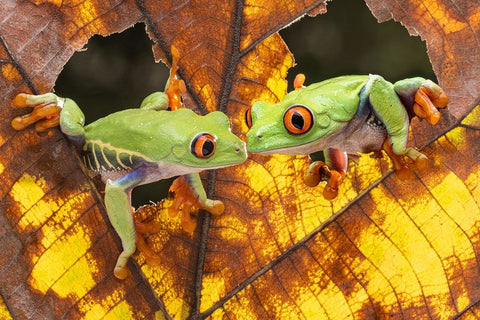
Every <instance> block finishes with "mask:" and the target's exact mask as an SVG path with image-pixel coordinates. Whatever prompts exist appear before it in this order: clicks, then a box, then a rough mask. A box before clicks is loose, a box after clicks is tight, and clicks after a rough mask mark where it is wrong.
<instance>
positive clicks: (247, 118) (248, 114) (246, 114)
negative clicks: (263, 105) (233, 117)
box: [245, 106, 253, 129]
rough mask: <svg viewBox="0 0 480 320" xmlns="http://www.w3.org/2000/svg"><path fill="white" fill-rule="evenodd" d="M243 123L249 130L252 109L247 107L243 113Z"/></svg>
mask: <svg viewBox="0 0 480 320" xmlns="http://www.w3.org/2000/svg"><path fill="white" fill-rule="evenodd" d="M245 123H246V124H247V127H248V128H249V129H250V128H251V127H252V125H253V123H252V107H251V106H250V107H248V108H247V110H246V111H245Z"/></svg>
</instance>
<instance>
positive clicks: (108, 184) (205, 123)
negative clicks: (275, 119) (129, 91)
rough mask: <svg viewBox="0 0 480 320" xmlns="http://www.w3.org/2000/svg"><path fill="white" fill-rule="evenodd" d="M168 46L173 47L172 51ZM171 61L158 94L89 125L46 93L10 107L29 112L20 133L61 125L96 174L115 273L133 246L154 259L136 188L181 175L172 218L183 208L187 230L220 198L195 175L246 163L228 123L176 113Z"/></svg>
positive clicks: (216, 116) (122, 272)
mask: <svg viewBox="0 0 480 320" xmlns="http://www.w3.org/2000/svg"><path fill="white" fill-rule="evenodd" d="M172 49H174V48H172ZM172 55H173V57H174V63H173V65H172V69H171V71H170V79H169V81H168V82H167V88H166V90H165V92H155V93H152V94H151V95H149V96H147V97H146V98H145V99H144V100H143V102H142V104H141V106H140V108H138V109H127V110H123V111H119V112H116V113H112V114H110V115H108V116H106V117H104V118H101V119H99V120H97V121H95V122H93V123H91V124H89V125H86V126H85V125H84V123H85V117H84V115H83V113H82V111H81V110H80V108H79V107H78V106H77V104H76V103H75V102H74V101H73V100H71V99H68V98H67V99H65V98H61V97H58V96H56V95H55V94H53V93H46V94H42V95H30V94H24V93H21V94H19V95H17V96H16V97H15V99H14V101H13V104H14V105H15V106H17V107H34V110H33V111H32V112H31V113H30V114H27V115H23V116H18V117H16V118H14V119H13V121H12V126H13V128H14V129H16V130H23V129H25V128H26V127H27V126H29V125H30V124H33V123H35V129H36V130H37V131H38V132H43V131H45V130H47V129H48V128H50V127H54V126H57V125H60V129H61V131H62V132H63V133H64V134H65V135H66V136H67V138H68V139H69V140H70V141H72V143H74V144H75V145H76V146H78V148H79V149H80V150H81V151H80V154H81V155H82V156H83V160H84V164H85V166H86V167H87V168H88V169H90V170H92V171H94V172H96V173H99V174H100V175H101V177H102V180H103V181H104V183H105V207H106V211H107V213H108V217H109V219H110V222H111V223H112V226H113V227H114V229H115V231H116V232H117V234H118V236H119V237H120V239H121V242H122V246H123V251H122V252H121V254H120V255H119V257H118V259H117V263H116V266H115V269H114V274H115V276H116V277H117V278H119V279H124V278H125V277H127V274H128V272H127V268H126V265H127V262H128V259H129V257H130V256H131V255H132V254H133V253H134V252H135V249H136V248H138V249H140V250H141V251H142V252H143V254H144V256H145V258H146V259H147V262H151V263H153V264H155V263H158V260H159V257H158V256H157V255H156V254H155V253H154V252H153V251H152V250H151V249H150V248H148V246H147V245H146V243H145V240H144V239H143V238H142V237H140V236H137V231H138V232H140V233H144V232H152V231H155V230H158V226H157V225H155V224H153V225H147V224H144V223H139V222H135V221H134V219H133V215H132V214H133V212H132V207H131V192H132V189H133V188H135V187H136V186H139V185H142V184H147V183H151V182H154V181H158V180H163V179H167V178H171V177H174V176H182V177H181V178H179V179H177V180H175V181H174V183H173V185H172V188H171V190H173V191H174V192H175V199H174V204H173V205H172V207H171V208H170V211H171V212H170V213H171V215H176V214H177V213H178V211H180V210H181V211H182V213H183V215H182V226H183V228H184V230H186V231H187V232H189V233H192V232H193V231H194V229H195V226H196V223H195V221H194V220H193V219H192V218H191V216H190V214H191V213H192V212H195V211H198V210H199V209H204V210H207V211H209V212H210V213H212V214H214V215H219V214H221V213H222V212H223V211H224V208H225V206H224V204H223V203H222V202H221V201H219V200H211V199H208V198H207V195H206V192H205V190H204V188H203V185H202V181H201V180H200V176H199V172H200V171H203V170H209V169H217V168H223V167H227V166H232V165H236V164H240V163H242V162H243V161H245V160H246V157H247V152H246V147H245V143H244V142H243V141H241V140H240V139H239V138H238V137H237V136H235V135H234V134H233V133H232V132H231V131H230V124H229V119H228V118H227V116H226V115H225V114H223V113H222V112H219V111H215V112H211V113H209V114H207V115H204V116H200V115H197V114H195V112H193V111H192V110H190V109H187V108H182V107H183V106H182V103H181V92H182V91H183V90H184V84H183V82H182V80H180V79H177V78H176V75H175V73H176V70H177V66H176V64H175V61H176V59H178V53H176V52H175V51H174V50H172Z"/></svg>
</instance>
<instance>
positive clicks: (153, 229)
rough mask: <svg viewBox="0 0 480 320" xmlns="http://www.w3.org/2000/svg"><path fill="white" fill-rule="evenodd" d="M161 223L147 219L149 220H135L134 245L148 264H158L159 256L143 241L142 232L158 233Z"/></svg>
mask: <svg viewBox="0 0 480 320" xmlns="http://www.w3.org/2000/svg"><path fill="white" fill-rule="evenodd" d="M160 228H161V225H160V222H158V221H149V222H139V221H135V229H136V231H137V239H136V246H137V249H138V251H140V252H141V253H142V254H143V256H144V257H145V260H146V261H147V264H148V265H151V266H158V265H159V264H160V262H161V260H160V257H159V256H158V255H157V254H156V253H155V252H154V251H153V250H152V248H150V246H149V245H148V244H147V242H146V241H145V238H144V237H143V234H145V233H158V232H159V231H160Z"/></svg>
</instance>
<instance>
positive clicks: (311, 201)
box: [0, 0, 480, 319]
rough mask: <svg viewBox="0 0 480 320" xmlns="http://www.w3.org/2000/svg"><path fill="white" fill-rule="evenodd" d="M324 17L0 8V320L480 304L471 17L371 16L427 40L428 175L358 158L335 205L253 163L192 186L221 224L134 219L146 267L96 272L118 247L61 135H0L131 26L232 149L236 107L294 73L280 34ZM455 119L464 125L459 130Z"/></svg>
mask: <svg viewBox="0 0 480 320" xmlns="http://www.w3.org/2000/svg"><path fill="white" fill-rule="evenodd" d="M323 2H324V1H312V2H311V3H310V2H302V3H299V2H272V1H260V0H251V1H244V2H241V1H237V2H229V3H225V2H213V1H204V2H201V1H198V2H185V3H181V4H179V3H177V2H174V1H172V2H169V3H166V2H161V1H146V0H145V1H141V0H137V1H116V2H105V1H95V0H90V1H88V0H87V1H35V2H29V1H25V2H21V3H18V2H16V1H13V0H7V1H3V2H2V3H1V4H0V12H2V13H3V14H2V17H3V19H2V22H0V66H1V71H2V77H1V78H0V79H1V80H0V92H1V93H2V95H1V98H0V99H1V101H2V104H1V105H2V112H1V118H2V120H3V121H2V122H1V125H0V148H1V152H0V175H1V177H2V182H3V183H2V185H1V189H0V190H1V193H0V197H1V202H0V210H1V214H0V226H1V227H0V243H1V246H2V249H3V250H1V251H0V270H1V272H2V275H3V276H2V277H0V295H1V297H2V301H0V316H2V317H8V316H9V315H11V316H12V317H13V318H34V319H48V318H67V319H78V318H86V319H90V318H112V319H116V318H138V319H143V318H150V319H151V318H153V317H154V315H155V314H156V315H157V316H158V317H160V318H167V319H169V318H180V319H182V318H241V319H265V318H280V319H282V318H283V319H292V318H306V319H318V318H332V319H338V318H361V319H370V318H398V319H411V318H432V319H437V318H451V317H457V318H462V317H465V318H467V317H470V316H471V317H473V316H476V315H478V313H479V311H478V306H477V305H478V303H477V302H478V300H479V298H480V289H479V288H480V286H479V282H480V275H479V265H480V261H479V258H478V256H479V252H480V248H479V246H480V238H479V232H478V230H479V226H480V212H479V201H480V192H479V189H478V187H477V186H478V184H479V181H478V180H479V179H480V161H479V160H480V159H479V157H478V155H479V154H480V150H479V148H480V146H479V145H478V143H477V141H478V138H479V135H480V132H479V129H480V111H479V110H480V109H479V107H476V108H473V106H474V104H475V102H476V101H478V98H479V96H480V92H479V91H480V90H479V88H480V86H479V82H480V80H478V76H477V75H478V70H477V68H478V65H479V62H480V57H479V50H480V49H479V48H480V46H479V43H478V40H477V38H478V37H479V36H480V35H479V33H480V23H479V21H480V20H479V18H477V17H478V16H479V14H478V13H479V12H480V9H479V8H480V6H478V4H475V3H474V2H470V1H468V2H464V1H456V2H455V1H453V2H452V1H448V2H447V1H446V0H436V1H433V0H432V1H422V2H420V1H414V0H410V1H407V0H405V1H396V2H395V4H393V3H392V4H391V5H390V4H389V3H388V2H385V1H374V0H369V1H367V2H368V5H369V7H370V8H371V10H372V11H373V12H374V14H375V15H376V16H377V17H378V18H379V19H380V20H385V19H386V18H390V17H392V16H393V17H394V18H395V19H397V20H398V21H400V22H402V23H403V24H404V25H405V26H406V27H407V28H408V29H409V30H410V32H411V33H414V34H419V35H420V36H422V37H423V38H424V39H426V40H427V44H428V47H429V55H430V57H431V60H432V64H433V66H434V68H435V71H436V73H437V75H438V77H439V80H440V84H441V85H442V86H443V87H444V88H446V90H447V92H448V94H449V95H450V97H451V101H452V103H451V104H450V112H451V114H452V115H453V117H450V118H449V117H444V118H445V120H444V122H443V123H442V124H441V125H440V126H437V127H434V128H431V127H429V126H428V125H427V124H425V123H415V124H414V130H413V134H412V141H414V142H415V144H416V145H425V148H424V152H425V153H426V154H427V155H428V156H429V158H430V159H432V169H431V170H429V171H427V172H416V173H415V174H414V176H413V177H412V179H411V180H410V181H407V182H402V181H400V180H398V179H397V178H396V177H395V175H394V174H393V172H392V171H391V170H390V169H389V168H390V164H389V163H388V161H387V160H385V159H381V160H378V159H371V158H369V157H368V156H367V157H362V158H361V159H360V164H359V165H358V166H352V167H351V168H350V171H349V173H348V176H349V179H347V181H346V182H345V183H344V184H343V185H342V189H341V194H340V195H339V196H338V198H337V199H336V200H335V201H333V202H329V201H326V200H324V199H323V197H322V196H321V191H322V190H321V189H322V187H321V186H320V187H317V188H308V187H306V186H305V185H304V184H303V173H304V171H305V168H306V165H307V162H306V158H305V157H300V156H299V157H287V156H270V157H263V156H251V157H250V159H249V160H248V161H247V162H246V163H245V164H244V165H241V166H237V167H233V168H229V169H225V170H218V171H212V172H209V173H207V174H205V176H204V184H205V185H206V187H207V191H208V193H209V196H210V197H213V198H217V199H220V200H222V201H224V203H225V205H226V208H227V209H226V212H225V213H224V214H223V215H222V216H220V217H214V218H212V217H210V216H209V215H208V214H207V213H202V214H201V215H200V216H199V218H198V219H199V223H198V226H197V230H196V232H195V233H194V234H193V236H190V235H188V234H185V233H184V232H183V231H182V229H181V226H180V221H179V220H178V219H172V218H169V217H168V214H166V208H168V206H169V201H168V200H167V201H164V202H162V203H161V204H159V205H158V206H153V207H150V206H147V207H143V208H141V209H140V210H138V211H137V213H136V216H137V218H138V219H142V220H143V219H146V220H148V219H156V220H159V221H161V222H162V226H163V228H162V230H161V231H160V232H159V233H158V234H154V235H151V236H150V237H149V238H148V241H149V243H150V244H151V245H152V247H153V248H154V250H155V251H156V252H158V254H159V255H160V257H161V258H162V263H161V264H160V265H159V266H148V265H146V264H145V261H144V257H143V256H142V255H141V254H137V255H136V256H135V260H136V261H135V262H131V263H130V271H131V275H130V276H129V277H128V278H127V279H126V280H124V281H118V280H116V279H115V278H114V276H113V274H112V272H111V271H112V269H113V265H114V263H115V261H116V256H117V255H118V252H119V249H120V243H119V240H118V238H117V236H116V234H115V232H114V231H113V229H112V228H111V226H110V224H109V222H108V218H107V216H106V214H105V211H104V208H103V205H102V201H101V195H100V194H99V193H98V192H97V191H96V188H95V187H94V185H93V183H92V182H91V181H90V180H89V179H88V178H87V175H86V174H85V173H84V171H83V169H82V167H80V166H79V162H78V159H77V157H76V155H75V153H74V152H73V150H72V149H71V148H70V147H69V145H68V143H66V142H65V140H64V138H63V136H62V135H61V134H60V133H59V131H55V130H52V131H51V132H50V134H49V135H48V136H38V135H37V134H36V133H35V132H33V130H26V131H24V132H20V133H14V132H13V130H12V129H11V127H10V120H11V119H12V118H13V116H14V115H17V114H18V113H19V111H18V110H14V109H12V108H11V107H10V102H11V99H12V97H13V96H14V95H15V94H17V93H19V92H25V91H31V92H34V93H41V92H46V91H50V90H51V88H52V87H53V84H54V81H55V79H56V77H57V76H58V74H59V72H60V70H61V68H62V66H63V65H64V64H65V63H66V61H67V60H68V59H69V57H70V56H71V55H72V54H73V52H74V51H75V50H79V49H80V48H82V47H83V46H84V44H85V43H86V41H87V40H88V38H89V37H90V36H91V35H93V34H97V33H98V34H102V35H108V34H111V33H113V32H120V31H122V30H124V29H125V28H127V27H129V26H131V25H132V24H134V23H136V22H144V23H145V24H146V25H147V28H148V32H149V35H150V37H151V38H152V40H154V41H155V43H156V45H155V48H154V52H155V56H156V59H157V60H158V59H164V60H166V61H168V60H169V58H170V51H169V48H170V46H171V45H172V44H174V45H175V46H176V47H177V48H178V50H179V51H180V53H181V59H180V61H179V65H180V72H179V74H180V76H181V77H182V78H183V79H184V80H185V82H186V84H187V89H188V95H187V97H186V105H187V107H189V108H192V109H194V110H196V111H197V112H199V113H206V112H209V111H212V110H221V111H224V112H226V113H227V114H228V115H229V117H230V118H231V121H232V125H233V131H234V132H235V133H237V134H238V135H240V136H243V135H244V134H245V132H246V130H247V128H246V125H245V124H244V123H243V115H244V111H245V108H246V107H247V106H248V105H250V104H251V103H252V102H253V101H254V100H268V101H271V102H273V101H276V100H278V99H280V98H281V97H282V96H283V94H284V93H285V90H286V83H285V81H284V78H285V76H286V72H287V70H288V69H289V68H290V67H291V66H292V65H293V57H292V55H291V54H290V52H289V51H288V48H287V47H286V46H285V44H284V43H283V41H282V40H281V38H280V36H279V35H278V34H277V33H276V31H278V30H279V29H280V28H283V27H285V26H287V25H288V24H290V23H292V22H294V21H295V20H297V19H298V18H300V17H301V16H303V15H305V14H307V13H313V12H324V11H325V5H324V3H323ZM464 117H465V118H464Z"/></svg>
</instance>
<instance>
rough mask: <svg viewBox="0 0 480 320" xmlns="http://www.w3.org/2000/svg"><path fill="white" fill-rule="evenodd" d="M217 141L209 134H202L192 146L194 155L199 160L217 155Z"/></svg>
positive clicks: (194, 140)
mask: <svg viewBox="0 0 480 320" xmlns="http://www.w3.org/2000/svg"><path fill="white" fill-rule="evenodd" d="M216 147H217V141H216V140H215V138H214V137H213V136H212V135H210V134H208V133H200V134H199V135H197V136H196V137H195V139H193V141H192V144H191V146H190V149H191V152H192V154H193V155H194V156H195V157H197V158H202V159H205V158H210V157H211V156H212V155H213V154H214V153H215V148H216Z"/></svg>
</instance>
